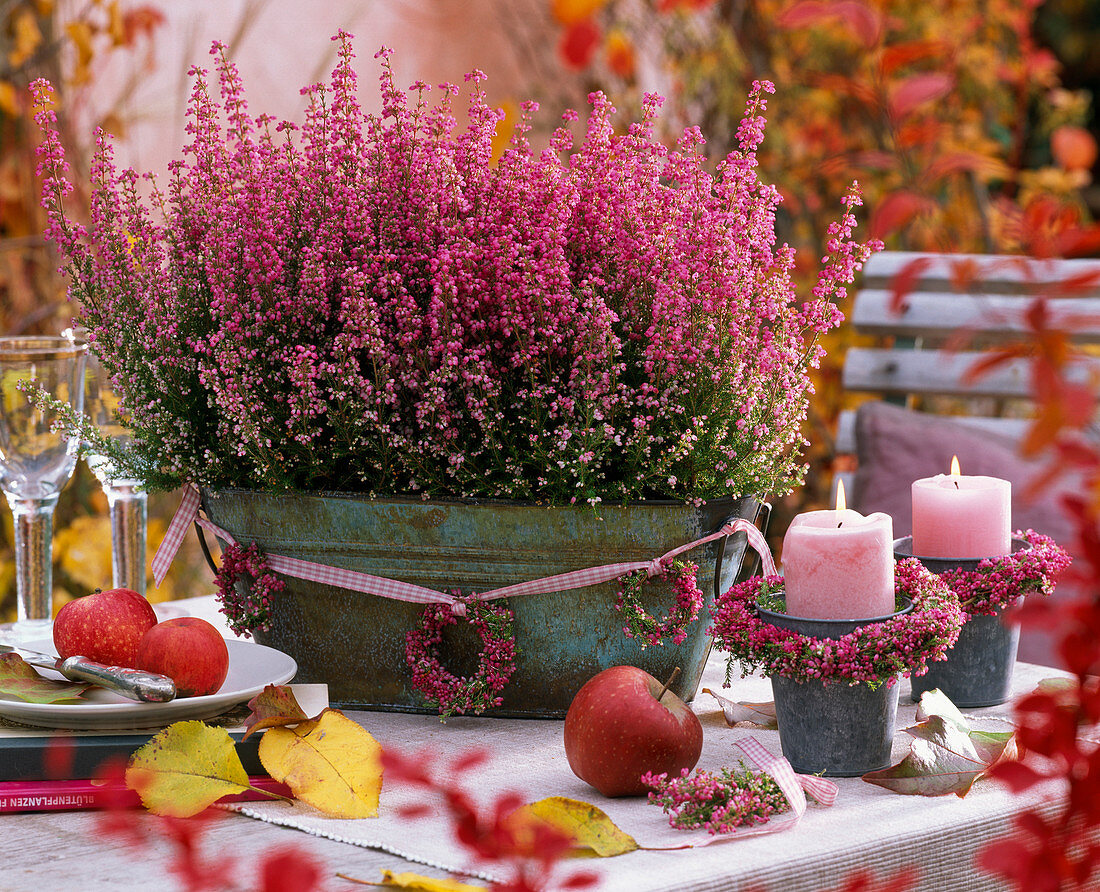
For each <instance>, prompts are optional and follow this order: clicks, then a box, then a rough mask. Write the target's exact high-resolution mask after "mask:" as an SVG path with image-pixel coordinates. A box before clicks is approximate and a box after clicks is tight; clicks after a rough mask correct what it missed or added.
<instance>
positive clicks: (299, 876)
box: [260, 846, 323, 892]
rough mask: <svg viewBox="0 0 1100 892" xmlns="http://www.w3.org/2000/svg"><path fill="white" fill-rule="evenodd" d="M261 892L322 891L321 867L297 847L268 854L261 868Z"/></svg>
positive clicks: (284, 847) (289, 847) (285, 848)
mask: <svg viewBox="0 0 1100 892" xmlns="http://www.w3.org/2000/svg"><path fill="white" fill-rule="evenodd" d="M260 877H261V879H260V890H261V892H312V890H314V889H320V888H321V883H322V879H323V873H322V870H321V865H320V864H319V863H318V862H317V861H315V860H314V859H313V857H312V856H311V855H310V854H309V853H308V852H305V851H303V850H302V849H300V848H298V847H297V846H283V847H282V848H278V849H275V850H273V851H270V852H268V853H267V854H266V855H265V856H264V860H263V863H262V864H261V866H260Z"/></svg>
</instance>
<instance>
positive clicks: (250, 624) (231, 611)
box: [214, 542, 286, 637]
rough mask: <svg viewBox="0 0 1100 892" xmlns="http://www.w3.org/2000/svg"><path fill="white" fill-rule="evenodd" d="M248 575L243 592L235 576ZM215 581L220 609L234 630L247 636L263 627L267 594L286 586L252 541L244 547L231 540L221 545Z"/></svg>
mask: <svg viewBox="0 0 1100 892" xmlns="http://www.w3.org/2000/svg"><path fill="white" fill-rule="evenodd" d="M245 575H248V576H251V577H252V585H251V586H249V590H248V591H247V592H242V591H240V590H239V589H238V588H237V580H238V579H240V578H241V577H242V576H245ZM214 579H215V581H216V582H217V584H218V598H219V600H220V601H221V602H222V606H221V612H222V613H224V614H225V618H226V620H227V621H228V623H229V628H231V629H232V630H233V631H234V632H235V633H236V634H238V635H244V636H246V637H251V636H252V632H253V631H256V630H259V631H261V632H264V631H267V627H268V626H267V624H268V621H269V620H270V619H271V596H272V594H274V593H275V592H278V591H282V590H283V589H284V588H285V587H286V583H285V582H283V580H282V579H280V578H279V577H278V576H276V575H275V574H274V573H272V572H271V570H270V569H269V568H268V566H267V558H266V557H265V556H264V553H263V552H262V551H260V549H259V547H258V546H257V545H256V543H255V542H253V543H252V544H251V545H249V546H248V548H245V547H243V546H242V545H238V544H237V543H233V544H231V545H227V546H226V547H225V548H224V549H222V565H221V567H219V568H218V573H217V575H216V576H215V577H214Z"/></svg>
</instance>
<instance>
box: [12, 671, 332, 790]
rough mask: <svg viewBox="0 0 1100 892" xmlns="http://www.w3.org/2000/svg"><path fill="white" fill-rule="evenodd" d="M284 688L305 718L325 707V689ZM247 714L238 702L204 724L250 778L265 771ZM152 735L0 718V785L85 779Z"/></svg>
mask: <svg viewBox="0 0 1100 892" xmlns="http://www.w3.org/2000/svg"><path fill="white" fill-rule="evenodd" d="M290 687H291V690H293V691H294V697H295V699H296V700H297V701H298V704H299V705H300V706H301V707H302V711H303V712H305V714H306V715H307V716H311V717H312V716H316V715H318V714H319V713H320V712H322V711H323V710H324V709H325V708H326V707H327V706H328V685H324V684H295V685H291V686H290ZM248 713H249V710H248V705H247V704H245V703H242V704H239V705H238V706H236V707H234V708H233V709H231V710H229V711H228V712H226V713H223V714H222V715H220V716H217V717H215V718H211V719H206V720H205V721H206V724H208V725H215V726H219V727H223V728H225V729H226V731H228V732H229V736H230V737H232V738H233V739H234V741H235V743H236V749H237V754H238V755H239V756H240V757H241V762H242V764H243V765H244V770H245V772H247V773H248V774H249V775H250V776H252V775H256V776H264V775H266V774H267V772H265V771H264V768H263V765H262V764H261V763H260V756H259V746H260V738H261V736H262V734H263V732H259V731H258V732H256V733H255V734H253V735H251V736H250V737H249V738H248V740H244V741H243V742H242V738H243V737H244V735H245V733H246V729H245V727H244V721H245V719H247V718H248ZM156 733H157V732H156V731H155V730H144V731H134V732H126V731H119V730H112V731H64V730H58V729H56V728H35V727H31V726H29V725H23V724H20V723H18V722H14V721H12V720H10V719H6V718H3V717H0V783H4V782H16V781H24V782H29V781H43V782H51V781H60V780H62V779H63V780H64V781H74V780H89V779H91V778H93V777H95V776H96V775H97V774H98V773H99V772H100V771H101V770H102V769H103V768H105V767H106V766H107V765H108V764H109V763H110V762H111V761H115V762H125V761H127V760H128V759H129V758H130V756H131V754H132V753H133V752H134V751H135V750H137V749H140V748H141V747H143V746H145V744H147V743H148V742H149V741H150V740H152V738H153V737H154V736H155V735H156Z"/></svg>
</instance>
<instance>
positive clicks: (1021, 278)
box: [863, 251, 1100, 297]
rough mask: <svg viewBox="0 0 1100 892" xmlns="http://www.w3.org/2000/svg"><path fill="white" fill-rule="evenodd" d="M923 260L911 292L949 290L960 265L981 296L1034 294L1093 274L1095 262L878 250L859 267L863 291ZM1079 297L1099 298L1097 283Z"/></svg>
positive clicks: (888, 282) (883, 284)
mask: <svg viewBox="0 0 1100 892" xmlns="http://www.w3.org/2000/svg"><path fill="white" fill-rule="evenodd" d="M918 259H919V260H922V261H927V263H928V265H927V266H926V267H925V268H924V269H922V270H921V272H920V274H919V276H918V278H917V280H916V282H915V283H914V284H915V287H914V289H913V290H922V291H950V292H954V291H955V290H956V289H955V287H954V285H953V284H952V282H953V280H954V278H955V271H956V270H957V269H958V268H959V266H960V264H965V265H967V266H970V265H972V266H973V268H974V269H975V270H977V271H978V273H977V275H976V276H974V279H973V283H972V284H971V290H972V291H975V292H980V293H984V294H1020V293H1023V294H1028V293H1031V294H1034V293H1035V292H1036V291H1039V290H1042V288H1043V287H1044V286H1045V285H1047V284H1049V283H1051V282H1059V281H1065V280H1066V279H1069V278H1072V277H1075V276H1079V275H1083V274H1087V273H1091V272H1096V271H1097V262H1096V260H1095V259H1078V260H1028V259H1027V258H1023V257H1012V256H1007V255H993V254H923V253H919V252H913V251H880V252H879V253H877V254H874V255H872V256H871V258H870V259H869V260H868V261H867V263H866V264H865V265H864V267H863V287H864V288H884V289H887V290H889V289H890V288H891V287H892V283H893V280H894V277H895V276H897V275H898V274H899V273H901V272H902V271H903V270H905V269H906V268H907V267H908V266H909V265H910V264H911V263H912V262H913V261H914V260H918ZM1081 296H1082V297H1100V282H1097V283H1095V284H1094V285H1093V286H1092V287H1091V288H1089V289H1087V290H1085V291H1082V292H1081Z"/></svg>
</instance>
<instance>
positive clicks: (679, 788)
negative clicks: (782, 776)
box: [641, 763, 791, 835]
mask: <svg viewBox="0 0 1100 892" xmlns="http://www.w3.org/2000/svg"><path fill="white" fill-rule="evenodd" d="M641 780H642V783H643V784H645V785H646V786H647V787H651V788H652V790H653V792H652V793H650V794H649V801H650V802H652V803H653V804H654V805H659V806H661V808H662V809H663V810H664V812H665V814H667V815H668V823H669V826H670V827H675V828H677V829H679V830H706V831H707V832H708V833H710V834H711V835H717V834H719V833H730V832H731V831H733V830H736V829H737V828H738V827H751V826H752V825H754V824H766V823H767V822H768V819H769V818H770V817H771V816H772V815H776V814H780V813H782V812H785V811H790V809H791V805H790V803H789V802H788V801H787V797H786V796H785V795H784V794H783V791H782V790H781V789H779V784H777V783H776V782H775V781H774V780H773V779H772V778H771V777H770V776H769V775H768V774H766V773H765V772H763V771H753V770H751V769H749V768H746V767H745V765H744V763H742V764H741V766H740V768H737V769H730V768H723V769H721V770H720V771H719V772H718V773H717V774H715V773H713V772H710V771H703V770H702V769H697V770H696V771H695V772H694V773H690V772H689V770H688V769H687V768H685V769H684V770H683V771H682V772H681V773H680V776H679V777H675V778H671V779H669V777H668V775H667V774H657V775H654V774H652V773H646V774H643V775H642V778H641Z"/></svg>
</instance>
